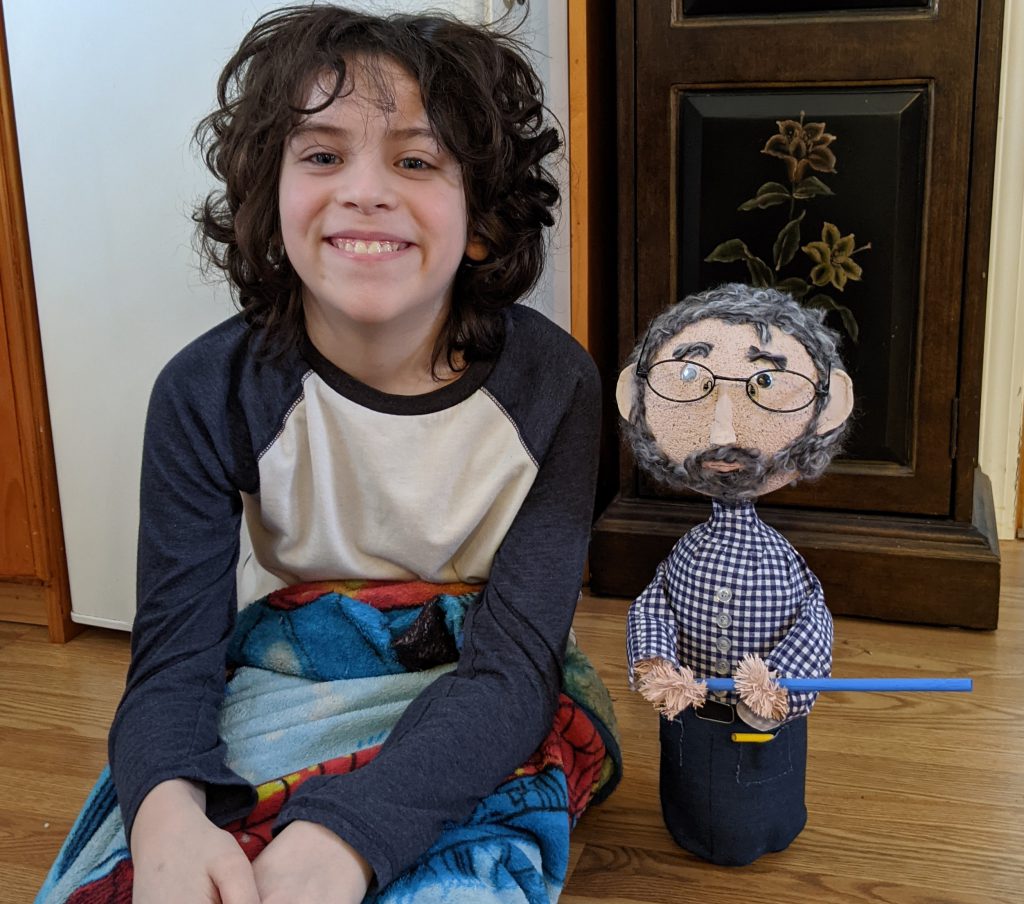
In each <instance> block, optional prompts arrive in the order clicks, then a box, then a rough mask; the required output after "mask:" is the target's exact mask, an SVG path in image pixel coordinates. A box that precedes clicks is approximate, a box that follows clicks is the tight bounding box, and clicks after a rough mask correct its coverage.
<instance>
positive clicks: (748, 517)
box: [711, 499, 760, 528]
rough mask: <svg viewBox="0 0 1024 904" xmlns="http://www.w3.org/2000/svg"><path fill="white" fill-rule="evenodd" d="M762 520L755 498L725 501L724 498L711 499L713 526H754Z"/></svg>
mask: <svg viewBox="0 0 1024 904" xmlns="http://www.w3.org/2000/svg"><path fill="white" fill-rule="evenodd" d="M758 521H760V519H759V518H758V517H757V510H756V509H755V508H754V500H753V499H741V500H739V501H738V502H725V501H724V500H722V499H712V500H711V525H712V527H724V528H728V527H734V528H741V527H753V526H754V525H756V524H757V523H758Z"/></svg>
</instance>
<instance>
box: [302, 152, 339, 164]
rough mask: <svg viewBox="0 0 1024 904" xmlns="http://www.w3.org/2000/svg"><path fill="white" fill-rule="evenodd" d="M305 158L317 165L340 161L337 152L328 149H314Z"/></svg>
mask: <svg viewBox="0 0 1024 904" xmlns="http://www.w3.org/2000/svg"><path fill="white" fill-rule="evenodd" d="M306 160H308V161H309V162H310V163H313V164H316V165H317V166H334V165H335V164H336V163H339V162H340V160H341V158H340V157H338V155H337V154H332V153H330V151H316V152H315V153H313V154H310V155H309V156H308V157H307V158H306Z"/></svg>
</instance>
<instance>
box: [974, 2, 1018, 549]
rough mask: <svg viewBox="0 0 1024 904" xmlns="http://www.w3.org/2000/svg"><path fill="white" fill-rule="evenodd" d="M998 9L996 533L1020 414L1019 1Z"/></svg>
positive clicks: (987, 444) (1010, 528) (1008, 505)
mask: <svg viewBox="0 0 1024 904" xmlns="http://www.w3.org/2000/svg"><path fill="white" fill-rule="evenodd" d="M1005 16H1006V17H1005V21H1004V28H1003V60H1002V78H1001V82H1000V97H999V128H998V136H997V139H996V173H995V189H994V197H993V209H992V241H991V248H990V252H989V271H988V282H989V285H988V314H987V317H986V320H985V369H984V374H983V377H982V393H981V437H980V448H979V453H978V455H979V463H980V465H981V469H982V470H983V471H984V472H985V473H986V474H987V475H988V476H989V477H990V478H991V480H992V495H993V498H994V502H995V509H996V526H997V528H998V530H999V538H1000V539H1001V540H1009V539H1012V538H1013V536H1014V533H1015V527H1016V525H1015V523H1014V521H1015V519H1016V502H1017V492H1018V487H1017V467H1018V461H1017V459H1018V455H1019V450H1020V433H1021V419H1022V415H1024V167H1021V159H1022V158H1024V121H1022V120H1021V117H1020V113H1019V111H1020V110H1021V108H1022V105H1024V8H1022V5H1021V4H1020V3H1015V2H1012V0H1011V2H1008V3H1007V4H1006V13H1005ZM1013 111H1018V112H1016V113H1015V112H1013Z"/></svg>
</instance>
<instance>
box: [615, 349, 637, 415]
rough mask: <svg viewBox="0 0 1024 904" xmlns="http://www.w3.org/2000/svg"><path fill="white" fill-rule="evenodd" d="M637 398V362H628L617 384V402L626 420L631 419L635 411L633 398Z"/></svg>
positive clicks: (620, 412)
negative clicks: (631, 414) (630, 416)
mask: <svg viewBox="0 0 1024 904" xmlns="http://www.w3.org/2000/svg"><path fill="white" fill-rule="evenodd" d="M634 398H636V364H635V363H633V364H628V365H626V367H624V368H623V370H622V373H620V374H619V382H618V383H616V384H615V402H616V403H617V404H618V406H619V414H621V415H622V419H623V420H624V421H628V420H629V415H630V413H631V412H632V411H633V400H634Z"/></svg>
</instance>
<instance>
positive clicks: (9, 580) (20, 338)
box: [0, 21, 78, 641]
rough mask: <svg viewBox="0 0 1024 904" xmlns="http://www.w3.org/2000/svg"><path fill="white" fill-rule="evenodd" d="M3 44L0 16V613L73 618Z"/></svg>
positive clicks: (52, 622) (65, 635)
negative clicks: (71, 615)
mask: <svg viewBox="0 0 1024 904" xmlns="http://www.w3.org/2000/svg"><path fill="white" fill-rule="evenodd" d="M17 147H18V146H17V140H16V137H15V125H14V111H13V108H12V104H11V91H10V79H9V76H8V66H7V50H6V45H5V43H4V39H3V29H2V21H0V620H10V621H19V622H29V623H33V624H42V625H48V626H49V632H50V639H51V640H56V641H64V640H67V639H69V638H70V637H72V636H73V635H74V634H75V633H77V630H78V627H77V626H76V625H75V624H73V623H72V621H71V617H70V612H71V606H70V600H69V593H68V579H67V565H66V561H65V558H64V549H63V540H62V536H61V524H60V509H59V503H58V499H57V483H56V475H55V472H54V462H53V446H52V442H51V439H50V427H49V419H48V416H47V407H46V387H45V383H44V378H43V366H42V352H41V349H40V344H39V327H38V323H37V319H36V311H35V301H34V296H33V291H32V268H31V260H30V256H29V248H28V233H27V229H26V225H25V211H24V203H23V200H22V193H21V179H20V175H19V166H18V151H17Z"/></svg>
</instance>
